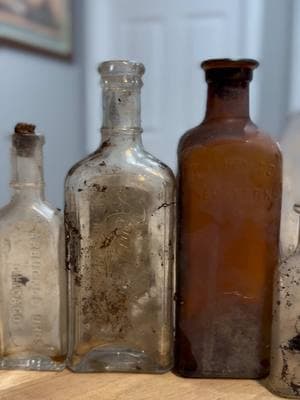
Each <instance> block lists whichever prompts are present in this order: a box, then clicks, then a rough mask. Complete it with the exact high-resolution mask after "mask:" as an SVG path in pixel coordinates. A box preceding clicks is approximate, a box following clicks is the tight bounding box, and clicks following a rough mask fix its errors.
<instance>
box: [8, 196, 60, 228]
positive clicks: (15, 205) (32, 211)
mask: <svg viewBox="0 0 300 400" xmlns="http://www.w3.org/2000/svg"><path fill="white" fill-rule="evenodd" d="M19 222H20V223H28V224H51V225H54V226H58V227H59V226H60V225H62V224H63V215H62V213H61V211H60V210H58V209H57V208H54V207H52V206H51V205H50V204H49V203H48V202H47V201H44V200H37V201H33V202H30V203H29V202H28V203H26V202H24V203H22V202H19V201H16V200H14V199H12V200H11V201H10V202H9V203H8V204H7V205H5V206H4V207H2V208H1V209H0V225H1V226H2V227H3V226H5V224H6V223H8V224H14V223H19Z"/></svg>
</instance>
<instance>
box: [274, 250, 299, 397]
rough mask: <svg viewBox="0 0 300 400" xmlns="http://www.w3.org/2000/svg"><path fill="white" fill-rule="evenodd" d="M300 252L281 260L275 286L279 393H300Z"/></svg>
mask: <svg viewBox="0 0 300 400" xmlns="http://www.w3.org/2000/svg"><path fill="white" fill-rule="evenodd" d="M299 285H300V252H299V246H298V247H297V249H296V251H295V252H294V253H293V254H291V255H289V256H288V257H287V258H285V259H284V260H282V261H281V263H280V268H279V270H278V274H277V279H276V282H275V289H274V297H275V298H274V317H273V335H272V336H273V337H272V352H271V373H270V377H269V380H268V383H269V386H270V388H271V390H272V391H274V392H275V393H277V394H279V395H283V396H288V397H298V396H299V395H300V313H299V304H300V290H299V288H300V286H299Z"/></svg>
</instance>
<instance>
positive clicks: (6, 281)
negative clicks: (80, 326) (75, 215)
mask: <svg viewBox="0 0 300 400" xmlns="http://www.w3.org/2000/svg"><path fill="white" fill-rule="evenodd" d="M8 208H9V207H8ZM37 208H39V205H38V206H37ZM42 208H43V209H42ZM18 211H19V214H18V212H16V210H13V209H12V210H9V211H8V213H7V214H5V216H4V217H2V218H1V229H0V248H1V255H0V271H1V272H0V274H1V275H0V276H1V279H0V286H1V290H0V315H1V320H0V368H2V369H31V370H61V369H63V368H64V366H65V359H66V352H67V343H66V339H67V326H66V317H67V315H66V311H67V310H66V272H65V267H64V232H63V224H62V218H61V217H59V216H58V215H55V216H54V217H53V218H52V217H51V218H50V216H51V215H53V214H54V211H53V210H50V209H48V207H47V206H45V207H43V206H41V209H40V211H41V212H42V213H43V212H44V213H45V215H47V217H48V218H49V219H48V220H46V219H45V218H44V216H43V215H41V214H39V213H37V212H35V211H31V210H30V209H29V210H24V209H20V210H18Z"/></svg>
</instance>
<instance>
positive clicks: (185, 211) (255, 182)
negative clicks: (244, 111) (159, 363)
mask: <svg viewBox="0 0 300 400" xmlns="http://www.w3.org/2000/svg"><path fill="white" fill-rule="evenodd" d="M178 159H179V174H178V184H179V187H178V204H179V209H178V213H179V216H178V275H177V278H178V282H177V333H176V354H175V363H176V370H177V371H178V372H179V373H180V374H182V375H184V376H190V377H220V378H222V377H230V378H259V377H262V376H265V375H267V373H268V366H269V357H270V333H271V317H272V311H271V307H272V281H273V273H274V270H275V267H276V265H277V257H278V234H279V218H280V204H281V155H280V151H279V149H278V147H277V145H276V144H275V143H273V142H272V140H271V139H270V138H268V137H267V136H265V135H263V134H261V133H260V132H259V131H258V130H257V129H256V127H255V126H254V125H253V124H251V123H250V122H249V121H248V120H242V119H241V120H228V121H226V119H224V120H219V121H212V122H210V123H206V124H203V125H200V127H198V128H195V129H194V130H192V131H191V132H190V133H188V134H187V135H186V137H185V138H183V140H182V142H181V145H180V147H179V151H178Z"/></svg>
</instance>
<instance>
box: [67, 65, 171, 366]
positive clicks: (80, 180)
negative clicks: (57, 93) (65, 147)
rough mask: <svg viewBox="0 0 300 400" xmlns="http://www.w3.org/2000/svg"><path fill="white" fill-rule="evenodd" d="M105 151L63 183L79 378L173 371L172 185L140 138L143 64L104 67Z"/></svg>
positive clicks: (73, 359)
mask: <svg viewBox="0 0 300 400" xmlns="http://www.w3.org/2000/svg"><path fill="white" fill-rule="evenodd" d="M99 71H100V73H101V76H102V89H103V125H102V129H101V131H102V142H101V145H100V147H99V148H98V149H97V150H96V151H95V152H94V153H93V154H91V155H90V156H88V157H87V158H86V159H84V160H83V161H80V162H79V163H78V164H76V165H75V166H74V167H73V168H72V169H71V170H70V172H69V174H68V176H67V178H66V184H65V227H66V235H67V236H66V237H67V265H68V268H69V269H70V281H69V289H70V307H69V312H70V331H69V341H70V349H69V357H68V365H69V367H70V368H71V369H72V370H73V371H77V372H84V371H130V372H133V371H134V372H153V373H156V372H164V371H166V370H168V369H170V368H171V366H172V352H173V347H172V345H173V343H172V279H173V278H172V275H173V271H172V270H173V262H174V261H173V258H174V257H173V232H174V201H175V200H174V196H175V181H174V176H173V173H172V172H171V170H170V169H169V168H168V167H167V166H166V165H164V164H163V163H161V162H160V161H158V160H157V159H156V158H154V157H153V156H151V155H150V154H149V153H147V152H146V151H145V150H144V148H143V145H142V141H141V132H142V129H141V125H140V88H141V86H142V80H141V76H142V74H143V73H144V67H143V65H142V64H138V63H135V62H130V61H107V62H104V63H103V64H101V66H100V68H99Z"/></svg>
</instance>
